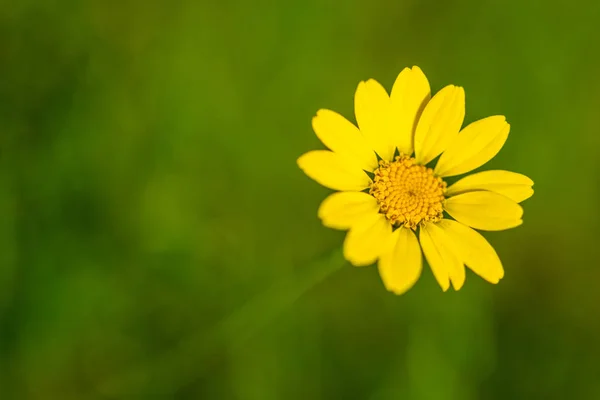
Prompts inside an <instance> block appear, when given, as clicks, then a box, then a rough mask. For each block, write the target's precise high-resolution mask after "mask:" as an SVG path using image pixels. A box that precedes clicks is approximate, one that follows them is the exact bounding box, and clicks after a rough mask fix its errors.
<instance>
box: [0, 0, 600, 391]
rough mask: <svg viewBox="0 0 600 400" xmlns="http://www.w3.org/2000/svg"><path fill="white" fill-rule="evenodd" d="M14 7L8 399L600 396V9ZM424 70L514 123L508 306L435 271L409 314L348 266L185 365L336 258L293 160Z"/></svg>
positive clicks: (0, 358)
mask: <svg viewBox="0 0 600 400" xmlns="http://www.w3.org/2000/svg"><path fill="white" fill-rule="evenodd" d="M1 4H2V7H0V49H1V50H0V74H1V76H2V79H0V167H1V168H0V216H1V218H0V397H1V398H2V399H26V400H29V399H58V398H60V399H88V398H89V399H96V398H97V399H104V398H123V399H137V398H139V399H146V398H157V397H158V398H178V399H179V398H199V397H200V398H210V399H213V398H219V399H220V398H226V399H228V398H232V399H261V400H269V399H280V398H302V399H304V398H312V399H329V398H344V399H345V398H372V399H396V398H399V397H402V398H410V399H434V398H440V399H452V398H456V399H467V398H473V399H475V398H498V399H504V398H513V397H517V398H521V397H525V398H530V397H531V398H565V397H570V396H571V397H575V398H596V397H599V396H600V385H599V384H598V383H597V379H596V376H597V375H598V372H599V370H598V367H597V365H596V360H597V359H598V357H600V346H598V344H597V340H596V338H597V337H598V334H600V324H599V322H598V320H597V318H595V316H596V315H598V314H599V312H600V309H599V304H600V301H598V295H597V290H596V289H595V283H596V282H597V281H598V279H599V278H600V270H598V268H597V265H598V261H599V260H600V254H599V250H598V249H597V246H596V244H595V240H596V238H597V237H598V234H599V233H600V232H599V229H598V226H600V213H599V212H598V210H597V205H598V203H599V200H600V192H599V191H600V187H599V186H598V184H597V182H599V181H600V168H599V165H598V161H597V160H598V158H597V157H596V153H597V152H596V149H597V148H598V147H599V145H600V139H599V138H600V136H599V135H598V133H597V130H598V129H597V123H596V119H597V110H598V108H599V106H600V97H599V95H598V93H600V90H599V89H600V79H599V78H598V77H597V74H596V71H597V70H598V69H599V67H600V56H599V55H598V53H597V51H595V50H596V49H597V45H596V43H595V38H596V37H598V33H599V32H598V28H597V24H596V21H598V17H599V16H600V7H599V6H598V5H597V3H595V2H592V1H587V2H586V1H580V2H575V3H572V4H571V5H572V6H571V7H569V8H565V7H564V6H562V5H561V4H559V3H558V2H550V3H548V2H542V1H532V2H527V3H522V2H519V1H517V0H511V1H507V2H503V3H493V4H492V3H485V2H476V1H474V0H462V1H451V2H445V3H440V2H435V1H424V2H417V1H404V2H398V3H395V4H389V2H385V1H377V0H375V1H370V2H335V1H325V2H322V1H313V0H310V1H295V0H294V1H291V2H280V3H278V4H272V3H269V4H267V3H264V2H262V3H261V2H259V3H256V2H250V1H236V2H231V1H228V2H221V3H218V2H193V1H176V2H150V3H148V2H142V1H135V0H130V1H124V2H105V1H98V0H90V1H86V2H69V1H60V0H59V1H54V2H50V3H40V2H37V1H33V0H24V1H19V2H7V1H3V2H2V3H1ZM413 64H417V65H419V66H421V68H422V69H423V70H424V71H425V72H426V73H427V74H428V76H429V79H430V82H431V85H432V88H433V89H434V90H439V89H440V88H441V87H443V86H444V85H446V84H449V83H454V84H459V85H462V86H464V87H465V90H466V93H467V117H466V122H470V121H473V120H476V119H478V118H481V117H485V116H488V115H491V114H504V115H506V116H507V118H508V120H509V122H510V123H511V126H512V131H511V135H510V137H509V140H508V142H507V144H506V146H505V148H504V149H503V150H502V152H501V153H500V154H499V155H498V157H497V158H496V159H494V160H493V161H491V162H490V163H489V164H488V165H486V168H490V169H491V168H502V169H511V170H515V171H519V172H523V173H525V174H527V175H529V176H531V177H532V178H533V180H534V181H535V182H536V185H535V189H536V194H535V195H534V197H533V198H532V199H531V200H528V201H527V202H526V203H524V206H525V224H524V225H523V226H522V227H520V228H518V229H516V230H513V231H509V232H500V233H492V234H486V236H487V237H488V238H489V239H490V241H491V242H492V243H493V244H494V246H495V247H496V249H497V251H498V253H499V254H500V256H501V258H502V260H503V263H504V266H505V269H506V277H505V278H504V279H503V281H502V282H501V283H500V285H498V286H492V285H489V284H486V283H484V282H482V281H481V280H480V279H479V278H477V277H475V276H474V275H473V274H469V275H468V277H467V283H466V285H465V288H464V289H463V290H461V291H460V292H459V293H445V294H444V293H441V291H440V290H439V288H438V287H436V284H435V282H434V280H433V279H432V276H431V273H430V272H429V271H428V270H426V271H425V272H424V276H423V279H422V280H421V281H420V282H419V283H418V284H417V286H416V287H415V288H414V290H412V291H411V292H409V293H408V294H406V295H405V296H402V297H395V296H393V295H391V294H389V293H387V292H386V291H385V289H384V288H383V285H382V284H381V282H380V280H379V277H378V275H377V271H376V268H363V269H357V268H352V267H349V266H346V267H344V268H342V269H341V270H339V271H337V272H336V273H335V274H333V275H331V276H329V277H328V278H327V279H325V280H323V281H320V282H319V283H317V284H315V285H314V287H312V288H311V289H310V290H309V291H308V292H307V293H305V294H304V295H302V296H301V297H300V299H299V300H297V301H295V302H293V303H292V304H290V305H288V303H287V302H285V301H283V300H282V299H280V298H278V296H274V299H273V303H274V307H275V308H271V309H270V308H269V306H268V305H265V311H264V313H265V314H264V315H262V316H261V318H265V316H269V315H270V313H272V312H273V309H280V308H283V310H282V312H281V313H277V314H276V315H274V317H273V318H265V323H264V324H262V323H261V324H259V325H252V324H251V325H250V326H262V327H263V329H259V330H256V331H253V332H245V331H244V329H243V328H240V332H239V336H238V335H235V333H234V336H232V337H227V338H225V339H224V340H222V341H221V342H219V344H218V345H215V346H211V351H210V352H209V353H208V355H207V353H204V352H196V351H194V350H193V349H192V350H191V351H190V352H189V353H186V352H185V351H180V350H176V349H180V348H181V346H182V344H185V343H189V341H190V340H192V342H193V345H192V346H200V347H201V346H202V345H205V346H206V343H202V340H196V341H194V338H203V337H205V336H203V335H204V334H205V333H206V334H207V333H209V332H214V329H216V328H215V327H218V326H219V323H220V322H221V321H224V320H225V321H226V320H227V318H230V317H231V315H237V314H235V313H236V310H240V309H244V307H245V306H246V307H247V304H248V303H249V302H250V304H255V303H252V302H253V301H254V300H253V299H256V298H261V296H264V293H271V292H269V290H270V288H272V287H279V286H278V285H281V282H288V280H289V279H290V277H293V276H298V279H299V283H298V285H299V286H297V287H291V289H290V291H291V292H290V293H295V292H294V291H295V290H298V289H299V288H302V285H303V282H305V281H304V279H306V277H307V276H310V275H307V274H308V271H309V270H307V269H306V268H307V266H309V265H310V263H311V262H313V260H315V259H317V258H319V256H321V255H322V254H325V253H326V252H328V251H330V250H331V249H334V248H336V247H337V246H339V245H340V244H341V241H342V239H343V234H342V233H341V232H335V231H331V230H328V229H326V228H323V227H322V226H321V225H320V223H319V221H318V220H317V218H316V209H317V207H318V203H319V202H320V201H321V200H322V199H323V198H324V196H326V194H327V193H328V191H327V190H326V189H323V188H320V187H318V185H316V184H315V183H314V182H311V181H310V180H309V179H308V178H306V177H305V176H303V175H302V173H301V172H300V171H299V170H298V168H297V166H296V164H295V160H296V158H297V157H298V156H299V155H300V154H302V153H303V152H304V151H306V150H308V149H312V148H318V147H319V146H320V144H319V143H318V140H317V139H316V137H314V135H313V134H312V132H311V128H310V119H311V117H312V115H313V114H314V113H315V112H316V110H318V109H319V108H330V109H334V110H337V111H339V112H341V113H343V114H344V115H346V116H348V117H349V118H351V117H352V114H353V112H352V104H353V93H354V89H355V87H356V85H357V83H358V81H360V80H363V79H367V78H376V79H378V80H379V81H381V82H382V83H384V86H386V87H387V88H388V89H389V88H390V87H391V84H392V82H393V80H394V78H395V76H396V74H397V73H398V72H399V71H400V70H401V69H402V68H403V67H405V66H410V65H413ZM332 267H333V265H332ZM290 293H287V294H286V296H284V299H286V298H287V299H290V297H289V296H290ZM291 298H293V296H292V297H291ZM282 305H285V307H283V306H282ZM173 352H175V353H173ZM169 354H175V355H176V356H174V358H171V359H170V362H173V363H174V364H173V365H176V366H177V369H176V370H174V371H167V372H166V373H164V374H160V373H156V371H161V368H159V367H156V362H157V361H156V360H159V361H160V360H163V359H164V357H169V356H168V355H169ZM130 368H133V369H130ZM136 368H141V371H150V372H149V373H150V376H149V377H147V376H146V377H142V378H139V377H135V376H134V377H133V378H131V380H128V378H127V373H128V371H133V373H134V374H135V371H138V370H137V369H136ZM163 368H164V367H163ZM120 371H124V372H123V375H122V376H120V375H119V374H120V373H121V372H120ZM107 379H108V380H112V379H115V380H116V381H118V383H119V385H118V387H117V388H116V389H115V387H112V388H111V387H107V385H106V382H107ZM119 379H120V380H119ZM140 382H141V384H140ZM111 396H112V397H111Z"/></svg>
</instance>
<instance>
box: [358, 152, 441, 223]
mask: <svg viewBox="0 0 600 400" xmlns="http://www.w3.org/2000/svg"><path fill="white" fill-rule="evenodd" d="M374 174H375V178H374V180H373V183H372V184H371V189H370V191H369V193H370V194H371V195H372V196H373V197H375V198H376V199H377V201H378V202H379V211H380V212H381V213H382V214H385V216H386V218H387V219H388V220H389V221H390V222H391V223H392V224H393V225H397V226H400V225H403V226H405V227H407V228H412V229H415V228H416V227H417V225H419V224H420V223H423V222H428V221H432V222H435V221H439V220H440V219H442V212H443V209H442V202H443V201H444V192H445V191H446V182H444V181H443V180H442V178H438V177H435V176H434V175H433V170H432V169H431V168H427V167H425V166H423V165H418V164H415V159H414V158H412V157H408V156H398V157H396V160H395V161H393V162H388V161H383V160H381V161H379V168H377V169H376V170H375V172H374Z"/></svg>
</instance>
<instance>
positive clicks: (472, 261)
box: [438, 219, 504, 283]
mask: <svg viewBox="0 0 600 400" xmlns="http://www.w3.org/2000/svg"><path fill="white" fill-rule="evenodd" d="M438 225H439V226H440V227H441V228H442V229H443V230H444V232H446V234H447V235H448V237H450V239H452V241H453V243H454V248H455V249H456V253H457V254H458V256H459V257H460V259H461V260H462V261H463V262H464V263H465V264H466V265H467V267H469V268H471V270H472V271H473V272H475V273H476V274H477V275H479V276H480V277H482V278H483V279H485V280H486V281H488V282H490V283H498V282H499V281H500V279H502V278H503V277H504V269H503V268H502V263H501V262H500V259H499V258H498V254H496V251H495V250H494V248H493V247H492V246H491V245H490V244H489V243H488V241H487V240H485V238H484V237H483V236H481V234H480V233H478V232H477V231H474V230H473V229H471V228H469V227H468V226H465V225H463V224H461V223H460V222H456V221H452V220H450V219H444V220H442V221H440V222H439V224H438Z"/></svg>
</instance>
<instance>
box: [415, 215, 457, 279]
mask: <svg viewBox="0 0 600 400" xmlns="http://www.w3.org/2000/svg"><path fill="white" fill-rule="evenodd" d="M423 239H425V243H426V244H425V245H424V244H423ZM421 246H423V253H424V254H425V258H427V262H428V263H429V266H430V267H431V269H432V270H433V273H434V275H435V277H436V279H437V280H438V283H439V284H440V286H441V287H442V289H443V290H444V291H446V290H447V289H448V281H447V278H449V279H450V282H452V286H453V287H454V290H459V289H460V288H461V287H462V286H463V284H464V283H465V267H464V265H463V263H462V261H461V260H460V258H459V257H458V255H457V254H456V251H455V249H454V248H453V243H452V241H451V240H450V238H448V236H447V235H446V233H445V232H444V230H443V229H442V228H440V227H439V226H437V224H433V223H432V224H426V225H425V226H424V227H422V228H421ZM436 271H437V272H436ZM444 274H445V275H446V276H447V278H446V279H440V278H438V276H440V277H442V276H443V275H444Z"/></svg>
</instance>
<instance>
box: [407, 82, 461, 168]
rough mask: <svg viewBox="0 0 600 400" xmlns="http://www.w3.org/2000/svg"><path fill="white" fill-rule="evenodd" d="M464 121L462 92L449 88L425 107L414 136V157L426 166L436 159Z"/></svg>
mask: <svg viewBox="0 0 600 400" xmlns="http://www.w3.org/2000/svg"><path fill="white" fill-rule="evenodd" d="M464 118H465V91H464V89H463V88H462V87H460V86H454V85H449V86H446V87H445V88H443V89H442V90H440V91H439V92H438V93H437V94H436V95H435V96H433V98H432V99H431V100H430V101H429V103H427V105H426V106H425V110H424V111H423V115H421V118H420V119H419V123H418V124H417V130H416V132H415V156H416V159H417V162H418V163H419V164H423V165H424V164H427V163H428V162H429V161H431V160H433V159H434V158H435V157H437V156H438V155H440V154H441V153H442V152H443V151H444V150H446V148H447V147H448V145H450V143H452V141H454V139H455V138H456V135H457V134H458V131H459V130H460V127H461V125H462V123H463V120H464Z"/></svg>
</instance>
